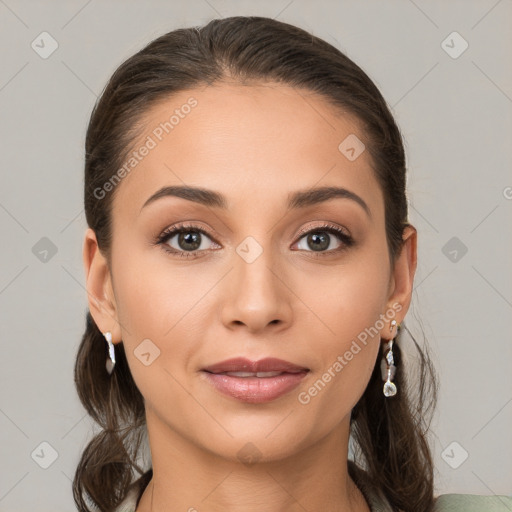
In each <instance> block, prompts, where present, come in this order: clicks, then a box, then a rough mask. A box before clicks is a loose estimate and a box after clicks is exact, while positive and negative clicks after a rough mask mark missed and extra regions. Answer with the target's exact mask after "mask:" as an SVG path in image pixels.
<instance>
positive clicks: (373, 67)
mask: <svg viewBox="0 0 512 512" xmlns="http://www.w3.org/2000/svg"><path fill="white" fill-rule="evenodd" d="M384 4H385V5H384ZM235 14H243V15H250V14H255V15H264V16H270V17H275V18H277V19H279V20H281V21H286V22H289V23H293V24H296V25H298V26H300V27H302V28H305V29H306V30H309V31H311V32H313V33H314V34H315V35H318V36H320V37H322V38H324V39H326V40H327V41H329V42H330V43H332V44H334V45H335V46H337V47H339V48H340V49H341V50H343V51H345V52H346V53H347V54H348V56H349V57H350V58H352V59H353V60H355V62H357V63H358V64H359V65H360V66H361V67H362V68H363V69H364V70H365V71H366V72H367V73H368V74H369V75H370V77H371V78H372V79H373V80H374V81H375V82H376V84H377V86H378V87H379V88H380V89H381V91H382V93H383V94H384V96H385V98H386V99H387V101H388V102H389V104H390V105H391V106H392V107H393V112H394V114H395V116H396V119H397V121H398V123H399V125H400V127H401V129H402V130H403V134H404V137H405V139H406V150H407V156H408V164H409V182H408V183H409V184H408V187H409V195H410V206H411V214H410V219H411V221H412V223H413V224H415V225H416V227H417V228H418V231H419V266H418V272H417V278H416V281H415V293H414V299H413V307H412V310H411V311H410V313H409V314H408V316H407V318H406V321H407V324H408V326H409V328H410V329H411V331H412V332H413V333H414V334H415V336H416V337H417V338H418V339H419V340H420V341H421V340H422V332H423V331H424V332H425V335H426V340H427V342H428V344H429V346H430V347H431V349H432V351H433V353H434V354H433V355H434V362H435V365H436V367H437V370H438V372H439V375H440V379H441V395H440V400H439V404H438V409H437V414H436V416H435V419H434V422H433V434H432V438H431V442H432V448H433V451H434V455H435V462H436V468H437V472H436V486H437V492H438V493H445V492H467V493H477V494H493V493H496V494H511V493H512V457H511V454H512V436H511V435H510V432H511V431H512V429H511V426H512V403H511V402H512V372H511V364H510V363H511V359H512V358H511V356H512V343H511V341H512V340H511V334H510V333H511V331H512V325H511V318H512V316H511V308H512V286H511V284H512V279H511V277H512V272H511V261H512V260H511V253H512V250H511V249H512V242H511V236H510V233H512V229H511V228H512V226H511V224H512V216H511V210H512V175H511V172H510V170H511V160H512V158H511V157H512V150H511V144H510V142H511V133H512V126H511V111H512V99H511V98H512V71H511V66H510V62H512V60H511V54H512V44H511V39H512V35H511V34H512V30H511V28H512V26H511V20H512V2H511V1H510V0H500V1H496V0H482V1H449V2H446V1H445V2H442V1H431V2H426V1H420V0H415V1H414V2H413V1H412V0H411V1H409V0H401V1H388V2H381V1H378V2H377V1H376V2H369V1H365V2H355V1H354V2H346V1H337V2H334V1H323V2H318V1H316V2H307V1H305V0H280V1H276V0H274V1H261V0H260V1H258V2H256V1H253V2H249V1H238V2H235V1H228V0H193V1H190V2H187V5H182V4H181V3H178V2H164V1H160V2H157V1H151V2H141V1H139V2H135V1H123V2H121V1H110V2H100V1H99V0H90V1H87V0H76V1H67V2H64V1H62V2H57V1H51V2H48V1H47V2H38V3H36V2H29V1H19V0H0V43H1V54H2V66H1V69H0V141H1V159H2V161H1V165H0V168H1V173H2V182H1V183H2V187H1V189H0V224H1V229H2V250H1V253H0V257H1V266H0V315H1V317H0V321H1V343H2V352H3V357H2V358H0V375H1V379H2V380H1V386H0V432H1V448H0V450H1V454H0V460H1V470H0V471H1V474H0V511H2V512H3V511H10V512H18V511H28V510H38V511H40V512H46V511H50V510H51V511H52V512H55V511H65V510H68V511H69V510H74V504H73V500H72V495H71V479H72V477H73V473H74V470H75V467H76V464H77V461H78V457H79V454H80V453H81V451H82V450H83V448H84V447H85V445H86V442H87V440H88V439H89V438H90V437H91V435H92V434H93V432H94V431H95V429H94V426H93V425H92V422H91V421H90V420H89V418H88V417H87V416H86V414H85V411H84V410H83V409H82V407H81V405H80V403H79V401H78V398H77V396H76V394H75V389H74V384H73V378H72V370H73V364H74V358H75V354H76V350H77V347H78V344H79V341H80V337H81V335H82V333H83V329H84V321H85V320H84V319H85V317H84V315H85V311H86V306H87V302H86V293H85V289H84V270H83V267H82V255H81V251H82V243H83V234H84V231H85V228H86V225H85V218H84V215H83V210H82V182H83V143H84V135H85V130H86V126H87V121H88V116H89V114H90V111H91V109H92V107H93V104H94V101H95V100H96V97H97V95H98V94H99V93H100V92H101V90H102V88H103V86H104V85H105V83H106V81H107V79H108V78H109V76H110V75H111V73H112V72H113V71H114V69H115V68H116V67H117V66H118V65H119V64H120V63H121V62H122V61H123V60H124V59H125V58H127V57H128V56H130V55H132V54H133V53H134V52H135V51H137V50H138V49H139V48H140V47H142V46H143V45H144V44H145V43H147V42H149V41H150V40H151V39H154V38H155V37H157V36H159V35H161V34H163V33H165V32H168V31H169V30H172V29H174V28H177V27H180V26H191V25H201V24H204V23H205V22H207V21H208V20H210V19H212V18H215V17H227V16H231V15H235ZM43 31H46V32H48V33H49V34H51V36H52V37H53V38H54V39H55V40H56V41H57V43H58V49H57V50H56V51H55V52H54V53H53V54H51V55H50V56H49V57H48V58H46V59H43V58H42V57H41V56H40V54H39V53H37V52H36V51H35V50H34V49H33V48H32V47H31V43H32V42H33V41H35V43H38V44H39V45H40V47H41V46H42V44H43V43H41V42H40V41H41V38H43V37H45V38H46V39H45V43H44V45H45V49H46V50H48V48H50V40H49V39H48V36H39V35H40V34H41V32H43ZM453 31H457V32H458V33H459V34H460V35H461V36H462V38H463V39H464V40H465V41H467V43H468V44H469V47H468V48H467V50H466V51H465V52H464V53H462V54H461V55H458V56H457V58H453V56H450V55H449V54H448V53H447V51H445V49H446V50H449V51H451V52H452V54H453V52H457V53H458V52H459V51H460V50H461V49H462V43H463V42H462V40H460V39H457V38H455V39H454V38H453V36H452V37H451V38H448V40H447V42H446V43H444V46H443V44H442V42H443V41H444V40H445V39H446V38H447V36H448V35H449V34H451V33H452V32H453ZM446 45H448V46H451V47H452V48H451V49H450V48H447V47H446ZM39 51H42V48H39ZM453 237H455V238H454V240H451V239H452V238H453ZM41 239H42V240H41ZM450 240H451V241H450ZM446 244H448V245H446ZM464 248H466V249H467V253H465V254H464ZM45 250H47V251H48V252H47V253H45V252H44V251H45ZM52 250H53V252H52ZM55 250H56V251H57V252H56V253H55V254H54V252H55ZM397 421H399V419H398V418H397ZM43 442H46V443H49V445H50V446H48V445H42V446H41V443H43ZM52 450H55V452H56V453H57V454H58V455H57V458H56V459H55V460H53V457H52V453H53V452H52ZM466 457H467V458H466ZM50 463H51V464H50ZM45 465H49V467H48V468H47V469H44V468H43V467H41V466H45Z"/></svg>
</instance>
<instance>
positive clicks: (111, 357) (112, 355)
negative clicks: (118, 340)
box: [103, 331, 116, 375]
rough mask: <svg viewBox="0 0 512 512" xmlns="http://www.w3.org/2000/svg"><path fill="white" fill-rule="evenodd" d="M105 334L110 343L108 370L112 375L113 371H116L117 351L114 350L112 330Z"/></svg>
mask: <svg viewBox="0 0 512 512" xmlns="http://www.w3.org/2000/svg"><path fill="white" fill-rule="evenodd" d="M103 336H105V339H106V340H107V343H108V355H109V358H108V359H107V364H106V367H107V372H108V373H109V375H112V372H113V371H114V366H115V365H116V353H115V350H114V344H113V343H112V333H111V332H110V331H107V332H104V333H103Z"/></svg>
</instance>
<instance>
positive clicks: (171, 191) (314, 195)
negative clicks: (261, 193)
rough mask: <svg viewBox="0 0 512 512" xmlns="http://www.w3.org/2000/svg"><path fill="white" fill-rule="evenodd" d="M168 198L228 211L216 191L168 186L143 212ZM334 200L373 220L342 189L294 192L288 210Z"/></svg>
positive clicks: (358, 199) (351, 194)
mask: <svg viewBox="0 0 512 512" xmlns="http://www.w3.org/2000/svg"><path fill="white" fill-rule="evenodd" d="M168 196H172V197H180V198H182V199H187V200H188V201H193V202H195V203H198V204H202V205H204V206H208V207H211V208H220V209H223V210H227V208H228V203H227V200H226V198H225V196H223V195H222V194H220V193H219V192H215V191H214V190H208V189H205V188H200V187H192V186H168V187H163V188H161V189H160V190H158V191H157V192H155V193H154V194H153V195H152V196H150V197H149V198H148V199H147V200H146V202H145V203H144V204H143V205H142V208H141V211H142V210H143V209H144V208H145V207H146V206H148V205H149V204H151V203H153V202H155V201H156V200H158V199H160V198H162V197H168ZM334 198H342V199H350V200H352V201H354V202H356V203H357V204H358V205H359V206H361V207H362V208H363V210H364V211H365V212H366V214H367V215H368V216H369V217H370V218H371V216H372V214H371V212H370V208H369V207H368V205H367V204H366V203H365V201H364V200H363V199H362V198H361V197H359V196H358V195H357V194H355V193H354V192H351V191H350V190H347V189H346V188H341V187H318V188H312V189H306V190H298V191H296V192H292V193H290V194H288V205H287V208H288V210H295V209H299V208H305V207H307V206H313V205H316V204H320V203H323V202H325V201H328V200H330V199H334Z"/></svg>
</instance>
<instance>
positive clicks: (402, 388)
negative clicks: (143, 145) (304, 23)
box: [73, 16, 437, 512]
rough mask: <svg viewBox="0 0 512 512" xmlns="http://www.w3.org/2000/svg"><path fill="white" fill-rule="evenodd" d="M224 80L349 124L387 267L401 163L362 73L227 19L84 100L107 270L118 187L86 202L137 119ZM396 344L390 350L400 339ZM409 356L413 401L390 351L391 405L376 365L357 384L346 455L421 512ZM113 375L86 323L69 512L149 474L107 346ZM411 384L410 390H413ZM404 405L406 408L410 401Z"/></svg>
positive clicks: (397, 236) (110, 504)
mask: <svg viewBox="0 0 512 512" xmlns="http://www.w3.org/2000/svg"><path fill="white" fill-rule="evenodd" d="M226 81H235V82H236V83H239V84H247V83H255V82H256V83H260V84H261V83H269V82H273V83H277V84H281V83H282V84H283V85H287V86H292V87H295V88H297V89H300V90H304V91H308V92H313V93H316V94H318V95H319V96H321V97H322V98H324V99H325V100H326V101H327V102H328V103H329V104H330V105H332V106H333V107H334V108H335V109H337V111H339V112H344V113H346V114H347V115H350V116H353V117H354V118H355V119H357V120H358V122H359V123H360V124H361V129H362V136H363V137H364V143H365V146H366V148H367V151H368V152H369V154H370V157H371V161H372V164H373V165H372V167H373V170H374V172H375V176H376V179H377V180H378V183H379V186H380V188H381V190H382V192H383V196H384V206H385V228H386V239H387V244H388V252H389V260H390V264H391V268H393V266H394V263H395V261H396V259H397V258H398V256H399V254H400V251H401V249H402V247H403V238H402V237H403V232H404V228H405V227H406V226H407V225H408V220H407V214H408V210H407V198H406V163H405V152H404V147H403V142H402V137H401V133H400V131H399V128H398V126H397V125H396V123H395V121H394V119H393V116H392V114H391V112H390V110H389V109H388V107H387V105H386V102H385V100H384V98H383V97H382V95H381V93H380V92H379V90H378V89H377V87H376V86H375V84H374V83H373V82H372V80H371V79H370V78H369V77H368V76H367V75H366V73H365V72H364V71H363V70H362V69H361V68H360V67H358V66H357V65H356V64H355V63H354V62H353V61H352V60H350V59H349V58H348V57H347V56H346V55H344V54H343V53H342V52H341V51H339V50H338V49H336V48H335V47H334V46H332V45H330V44H329V43H327V42H326V41H324V40H322V39H320V38H318V37H315V36H313V35H312V34H310V33H308V32H306V31H304V30H302V29H300V28H298V27H295V26H293V25H290V24H287V23H283V22H279V21H276V20H273V19H271V18H264V17H257V16H250V17H244V16H234V17H230V18H225V19H221V20H218V19H215V20H212V21H211V22H209V23H208V24H206V25H205V26H203V27H192V28H182V29H177V30H174V31H172V32H169V33H167V34H164V35H162V36H161V37H158V38H157V39H155V40H154V41H152V42H150V43H149V44H148V45H146V46H145V47H144V48H142V49H141V50H140V51H139V52H137V53H136V54H135V55H133V56H132V57H130V58H129V59H127V60H126V61H125V62H123V63H122V64H121V65H120V66H119V67H118V68H117V70H116V71H115V72H114V73H113V75H112V76H111V78H110V80H109V81H108V83H107V84H106V86H105V88H104V90H103V91H102V94H101V96H100V98H99V99H98V101H97V102H96V104H95V106H94V108H93V111H92V113H91V118H90V121H89V126H88V129H87V134H86V140H85V171H84V175H85V176H84V181H85V183H84V207H85V214H86V220H87V224H88V226H89V227H91V228H92V229H93V230H94V231H95V234H96V237H97V241H98V247H99V249H100V251H101V252H102V254H104V255H105V257H106V259H107V262H108V264H109V268H111V243H112V201H113V197H114V196H115V193H116V190H117V188H118V187H114V189H113V190H112V192H111V193H108V194H106V195H105V197H103V198H102V199H98V198H97V197H96V195H95V193H94V191H95V190H97V189H98V188H101V187H103V185H104V184H105V183H106V182H107V181H108V180H110V179H111V178H112V176H114V174H115V173H116V171H117V170H118V169H119V168H121V167H122V165H123V163H124V161H125V159H126V157H127V155H128V153H129V151H130V148H131V147H132V146H133V143H134V141H135V140H136V139H137V137H138V136H139V135H140V134H141V133H142V128H143V125H142V124H141V119H142V117H143V115H144V114H145V113H146V112H147V111H148V109H150V108H151V107H152V106H154V105H156V104H157V103H158V102H160V101H163V100H165V99H168V98H169V97H170V96H172V95H173V94H175V93H178V92H181V91H185V90H190V89H194V88H198V87H202V86H206V85H212V84H216V83H223V82H226ZM400 336H401V335H399V336H398V338H397V339H398V340H400ZM414 344H415V346H416V349H417V351H418V353H419V355H420V364H419V372H420V374H419V378H418V380H417V388H418V390H417V396H416V397H413V396H412V392H410V390H413V389H414V388H413V387H412V383H409V382H407V381H406V377H405V375H404V371H403V369H402V365H401V361H402V357H401V351H400V347H399V345H400V343H395V344H394V347H393V350H394V354H395V360H396V364H397V371H396V375H395V379H394V381H395V382H396V384H397V387H398V388H399V392H398V394H397V395H396V396H395V397H392V398H385V397H384V396H383V394H382V381H381V379H380V366H379V363H380V360H379V358H377V361H376V364H375V368H374V371H373V374H372V376H371V378H370V381H369V383H368V386H367V388H366V390H365V392H364V394H363V396H362V397H361V399H360V400H359V402H358V403H357V405H356V406H355V407H354V409H353V411H352V415H351V435H352V436H353V439H354V440H355V441H356V443H357V451H356V455H357V457H358V459H360V460H356V461H357V462H359V464H360V465H361V466H364V468H365V469H366V470H367V472H368V473H369V476H370V477H371V479H372V480H373V482H374V483H375V485H376V487H377V488H378V489H379V490H381V491H382V493H383V494H384V495H385V496H386V497H387V499H388V500H389V501H390V503H391V505H392V507H393V508H394V509H396V510H401V511H404V512H409V511H411V512H412V511H414V512H429V511H430V510H431V508H432V505H433V499H434V498H433V461H432V457H431V454H430V450H429V446H428V442H427V440H426V432H427V426H426V414H425V413H426V410H427V408H428V407H429V406H433V404H435V400H436V393H437V387H436V382H435V374H434V370H433V367H432V364H431V362H430V359H429V357H428V353H427V352H426V351H425V352H423V351H422V349H421V348H420V347H419V345H418V344H417V343H416V341H414ZM116 352H117V353H116V361H117V363H116V368H115V371H114V372H113V374H112V375H108V373H107V372H106V369H105V358H106V354H107V347H106V343H105V340H104V338H103V335H102V333H101V332H100V330H99V329H98V327H97V325H96V324H95V323H94V320H93V319H92V317H91V314H90V312H89V311H87V313H86V329H85V333H84V334H83V337H82V340H81V344H80V346H79V349H78V353H77V358H76V363H75V369H74V378H75V384H76V388H77V391H78V396H79V398H80V400H81V402H82V404H83V405H84V407H85V409H86V410H87V412H88V413H89V415H90V416H91V417H92V418H93V419H94V420H95V421H96V422H97V423H98V424H99V426H100V427H101V429H102V430H101V432H100V433H99V434H97V435H96V436H95V437H94V438H93V439H92V441H90V443H89V444H88V445H87V447H86V448H85V450H84V452H83V454H82V456H81V460H80V462H79V464H78V467H77V469H76V473H75V477H74V481H73V494H74V499H75V502H76V504H77V506H78V509H79V510H80V511H82V512H91V510H92V509H91V508H89V504H88V503H87V502H90V503H91V504H93V505H94V506H95V507H99V509H100V510H102V511H105V512H110V511H113V510H114V509H115V508H116V507H117V506H118V505H119V503H120V502H121V501H122V500H123V499H124V497H125V496H126V494H127V492H128V489H129V487H130V484H132V483H133V479H134V476H135V474H136V473H138V474H139V475H142V477H141V481H142V483H143V485H144V486H145V484H147V483H148V482H149V479H150V477H151V475H152V469H151V468H150V469H149V470H147V471H146V472H144V470H143V469H141V468H140V467H139V466H138V465H137V464H136V462H135V461H136V459H137V456H138V454H139V451H140V448H141V444H142V441H143V438H144V434H145V430H146V424H145V409H144V399H143V397H142V395H141V393H140V391H139V390H138V388H137V386H136V384H135V382H134V380H133V378H132V375H131V372H130V369H129V366H128V363H127V359H126V355H125V352H124V347H123V344H122V343H120V344H118V345H117V346H116ZM415 383H416V382H415ZM413 398H416V402H415V401H414V400H413Z"/></svg>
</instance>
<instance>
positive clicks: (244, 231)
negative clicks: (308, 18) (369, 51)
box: [74, 17, 511, 512]
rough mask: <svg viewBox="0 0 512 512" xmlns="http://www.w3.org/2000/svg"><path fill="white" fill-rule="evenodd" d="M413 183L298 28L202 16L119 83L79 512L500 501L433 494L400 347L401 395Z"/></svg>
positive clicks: (376, 106) (98, 140) (365, 87)
mask: <svg viewBox="0 0 512 512" xmlns="http://www.w3.org/2000/svg"><path fill="white" fill-rule="evenodd" d="M405 178H406V177H405V156H404V148H403V144H402V139H401V135H400V132H399V129H398V127H397V126H396V124H395V121H394V120H393V117H392V116H391V114H390V112H389V110H388V108H387V106H386V103H385V101H384V99H383V97H382V95H381V94H380V93H379V91H378V90H377V88H376V87H375V85H374V84H373V83H372V81H371V80H370V79H369V78H368V76H367V75H366V74H365V73H364V72H363V71H362V70H361V69H360V68H359V67H358V66H356V65H355V64H354V63H353V62H352V61H351V60H349V59H348V58H347V57H346V56H345V55H343V54H342V53H341V52H339V51H338V50H337V49H335V48H334V47H332V46H331V45H329V44H328V43H326V42H325V41H322V40H320V39H318V38H316V37H314V36H312V35H311V34H308V33H307V32H304V31H303V30H301V29H299V28H296V27H294V26H291V25H288V24H285V23H281V22H278V21H275V20H272V19H268V18H262V17H233V18H228V19H223V20H213V21H212V22H210V23H209V24H208V25H206V26H205V27H202V28H199V29H198V28H190V29H180V30H175V31H173V32H170V33H168V34H166V35H164V36H162V37H160V38H158V39H156V40H155V41H153V42H152V43H150V44H149V45H147V46H146V47H145V48H144V49H142V50H141V51H140V52H138V53H137V54H136V55H134V56H133V57H131V58H129V59H128V60H127V61H126V62H125V63H123V64H122V65H121V66H120V67H119V69H117V70H116V72H115V73H114V75H113V76H112V78H111V79H110V81H109V83H108V84H107V86H106V88H105V90H104V92H103V94H102V96H101V98H100V100H99V102H98V103H97V105H96V106H95V108H94V111H93V113H92V116H91V120H90V124H89V128H88V132H87V139H86V165H85V211H86V216H87V222H88V226H89V229H88V230H87V232H86V235H85V242H84V251H83V254H84V265H85V269H86V276H87V278H86V284H87V293H88V297H89V310H90V312H89V313H88V314H87V326H86V332H85V334H84V336H83V339H82V343H81V346H80V349H79V353H78V357H77V361H76V367H75V379H76V385H77V389H78V393H79V396H80V399H81V401H82V402H83V404H84V406H85V407H86V409H87V411H88V412H89V414H90V415H91V416H92V417H93V418H94V419H95V421H97V422H98V424H99V425H100V427H101V432H100V433H98V434H97V435H96V436H95V437H94V439H93V440H92V441H91V442H90V444H89V445H88V446H87V447H86V449H85V451H84V453H83V456H82V459H81V461H80V463H79V466H78V468H77V471H76V474H75V479H74V496H75V501H76V503H77V505H78V508H79V510H81V511H89V510H92V506H95V507H98V508H99V509H100V510H102V511H118V512H121V511H132V512H133V511H135V510H136V512H157V511H158V512H160V511H164V510H165V511H166V512H168V511H170V512H174V511H178V510H188V511H189V512H193V511H199V512H200V511H203V510H204V511H219V510H222V511H244V512H247V511H256V510H258V511H259V510H265V511H267V512H268V511H270V512H273V511H276V512H277V511H287V512H291V511H299V510H301V511H303V510H308V511H317V510H329V511H342V510H343V511H353V512H363V511H365V512H367V511H370V510H371V511H392V510H403V511H414V512H427V511H431V510H466V511H467V510H473V508H474V509H475V510H494V509H495V508H494V507H496V510H501V508H499V507H500V506H503V503H505V502H506V503H510V502H511V501H510V499H509V498H505V497H478V496H466V495H445V496H442V497H440V498H437V499H436V498H435V497H434V488H433V461H432V457H431V454H430V451H429V446H428V443H427V439H426V431H427V423H428V422H427V412H428V410H429V407H430V405H432V404H433V403H434V402H435V395H436V385H435V377H434V373H433V370H432V366H431V363H430V360H429V358H428V356H427V355H426V353H424V352H423V351H422V350H421V349H420V348H419V347H418V346H417V345H416V348H417V350H418V351H419V354H420V361H421V365H420V368H419V370H418V371H419V374H418V375H415V376H414V378H413V379H411V383H410V384H409V383H408V381H406V378H405V375H404V372H405V368H404V367H403V365H402V356H401V350H400V337H401V333H402V332H403V330H404V324H403V321H404V317H405V315H406V313H407V311H408V308H409V305H410V301H411V294H412V288H413V280H414V274H415V270H416V245H417V235H416V229H415V228H414V227H413V226H412V225H411V224H410V223H409V222H408V220H407V200H406V190H405ZM105 357H106V358H107V359H106V361H107V362H106V364H105ZM415 386H417V389H414V387H415ZM414 392H416V395H414ZM411 396H418V397H419V404H415V403H413V401H412V399H411V398H410V397H411ZM417 411H420V413H421V414H418V412H417ZM146 433H147V436H148V442H149V448H150V451H151V466H150V468H149V469H144V467H142V468H141V467H140V466H141V465H142V466H145V465H146V464H145V463H144V461H143V463H142V464H141V463H140V461H139V459H140V458H143V450H141V445H142V443H143V441H144V440H145V435H146ZM349 442H351V443H353V444H352V445H351V446H350V450H349ZM352 451H353V452H354V454H353V457H352V458H349V453H350V452H352ZM352 459H353V460H352ZM134 470H135V471H137V472H138V473H139V474H140V475H141V476H140V478H138V479H135V481H134V475H135V474H134ZM506 500H508V501H506ZM90 507H91V508H90ZM471 507H473V508H471Z"/></svg>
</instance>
